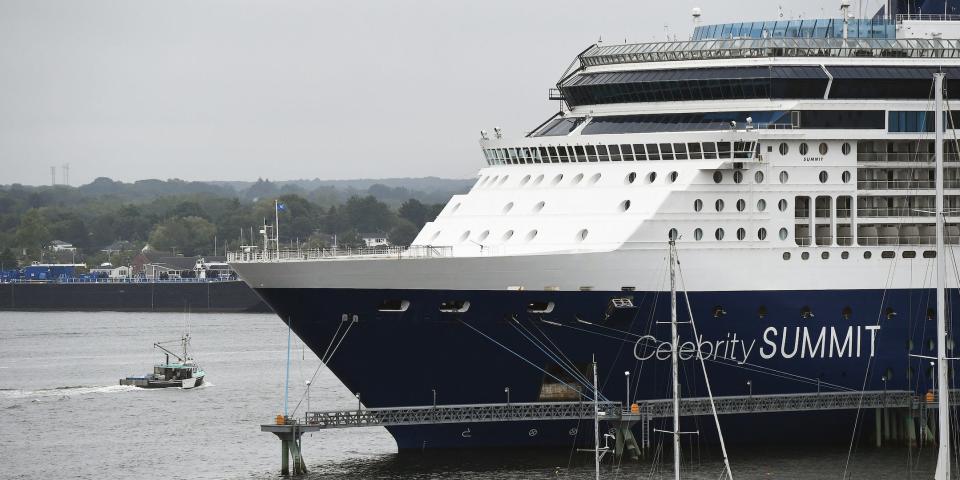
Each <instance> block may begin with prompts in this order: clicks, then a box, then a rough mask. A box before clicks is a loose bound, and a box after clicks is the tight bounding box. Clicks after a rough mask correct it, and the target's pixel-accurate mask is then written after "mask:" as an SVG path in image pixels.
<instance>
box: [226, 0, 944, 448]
mask: <svg viewBox="0 0 960 480" xmlns="http://www.w3.org/2000/svg"><path fill="white" fill-rule="evenodd" d="M953 12H957V13H960V1H957V0H947V1H933V0H927V1H924V0H913V1H910V2H907V1H903V0H892V1H890V2H888V4H887V5H886V6H884V7H883V8H882V9H881V10H880V11H879V12H877V13H876V14H875V15H873V16H871V17H869V18H856V17H855V16H854V14H853V13H852V12H850V9H849V3H848V2H844V3H842V4H838V13H837V18H822V19H807V18H804V19H783V18H780V19H778V20H774V21H752V22H743V23H724V24H710V23H709V22H705V21H703V22H701V20H703V18H704V16H705V15H701V12H700V11H699V10H698V9H695V10H694V11H693V21H694V29H693V32H692V34H691V35H690V36H689V39H688V40H676V39H672V40H670V41H662V42H651V43H637V44H608V43H597V44H594V45H590V46H589V47H587V48H586V49H585V50H583V51H582V52H581V53H579V54H578V55H577V56H576V58H575V59H574V61H573V63H572V64H571V66H570V68H569V69H568V70H567V71H566V72H565V73H564V74H563V75H562V78H560V79H559V81H558V83H557V84H556V86H555V88H552V89H549V100H550V101H556V102H558V103H559V105H560V111H559V112H558V113H557V114H555V115H553V116H552V117H550V118H548V119H545V121H543V123H542V124H540V125H538V126H535V127H534V128H533V129H532V130H531V131H529V132H524V133H521V134H516V135H511V134H510V133H509V132H503V131H501V129H492V131H490V132H487V131H482V132H481V134H480V138H479V143H480V152H479V153H480V157H479V158H480V160H481V161H482V166H481V168H480V169H479V172H478V174H477V180H476V184H475V185H474V186H473V187H472V189H471V190H470V191H469V192H468V193H466V194H463V195H457V196H454V197H453V198H452V199H451V200H450V202H449V203H448V204H447V205H446V206H445V208H444V209H443V211H442V212H441V213H440V214H439V216H438V217H437V218H436V219H435V220H434V221H432V222H430V223H428V224H426V226H424V228H423V229H422V231H420V232H419V234H418V236H417V237H416V239H415V241H414V242H413V244H412V245H411V246H409V247H405V248H393V249H379V250H375V251H369V252H346V251H342V250H341V251H326V250H325V251H312V252H308V251H294V252H291V251H284V250H281V249H279V248H272V249H270V248H267V249H265V250H264V251H261V252H259V253H258V252H244V253H236V254H233V255H232V256H231V260H232V261H231V266H232V267H233V268H234V269H235V270H236V271H237V272H238V273H239V274H240V276H241V277H242V278H243V280H244V281H246V282H247V283H248V284H250V285H251V286H252V287H253V288H254V289H255V290H256V291H257V292H258V294H259V295H260V296H261V297H262V298H263V299H264V300H265V301H266V302H267V303H268V304H269V305H270V306H271V307H272V308H273V309H274V311H275V312H276V313H277V314H278V316H279V317H280V318H281V319H282V320H283V321H284V322H286V323H287V324H289V325H290V326H291V328H292V330H293V331H294V332H295V333H296V334H297V335H298V336H299V337H300V338H301V339H303V341H304V342H305V343H306V344H307V345H308V346H310V348H312V349H313V351H314V352H316V353H317V355H319V356H322V358H324V359H328V361H327V365H328V366H329V368H330V369H331V371H332V372H333V373H334V374H336V375H337V377H338V378H339V379H340V380H341V381H342V382H343V383H344V384H345V385H346V386H347V387H348V388H349V389H350V391H351V392H355V393H357V394H358V395H359V398H361V399H362V401H363V403H364V404H365V405H367V406H370V407H393V406H413V405H430V404H431V402H433V403H440V404H477V403H503V402H547V401H569V402H578V401H587V400H589V399H590V398H592V386H591V385H590V383H591V382H590V381H589V380H588V378H589V375H590V373H589V372H590V368H591V367H590V365H591V361H592V359H594V358H595V359H596V362H597V365H598V366H599V367H598V368H599V379H600V380H599V389H600V394H601V395H602V396H603V398H605V399H609V400H612V401H620V402H622V403H623V404H624V405H625V406H626V405H630V404H632V403H633V402H636V401H639V400H645V399H662V398H669V397H670V395H671V393H670V392H671V388H672V384H671V375H670V357H671V343H670V339H671V336H670V325H669V319H670V300H669V294H670V284H669V279H668V261H667V258H668V248H669V247H668V244H669V241H670V240H675V241H676V248H677V252H678V259H679V263H680V267H679V268H680V270H679V274H680V275H679V278H678V281H679V289H680V290H681V291H682V292H683V293H685V294H686V295H681V296H680V312H681V313H682V319H683V320H686V317H687V315H686V313H687V310H688V308H689V312H690V313H691V314H692V317H693V320H694V321H695V322H696V327H697V331H698V336H696V337H694V335H693V333H692V329H691V328H689V327H688V326H687V325H681V326H680V337H681V338H680V348H679V350H680V352H679V354H680V358H681V367H682V372H683V374H682V376H681V382H682V386H681V390H682V395H683V396H704V395H705V394H706V391H705V385H704V382H703V378H702V375H697V373H698V370H697V368H698V365H697V364H696V363H695V362H697V361H698V360H699V359H700V358H703V359H704V360H705V361H706V365H707V368H708V370H709V374H710V382H711V385H712V388H713V394H714V395H715V396H739V395H769V394H792V393H812V392H849V391H864V390H869V391H880V390H886V389H889V390H909V391H913V392H916V393H917V394H918V395H923V394H924V393H925V392H928V391H930V390H931V389H932V388H933V387H934V384H933V383H934V378H935V377H936V372H934V369H933V368H932V367H931V365H930V361H929V360H928V359H925V358H922V356H930V355H933V354H934V352H935V348H936V342H935V334H934V332H935V325H936V321H935V317H936V314H935V311H936V310H935V307H936V305H935V299H936V296H935V294H934V292H935V288H934V287H935V282H936V279H935V268H934V264H935V263H936V249H935V248H934V243H935V236H936V229H935V223H936V219H935V217H934V214H933V208H934V202H935V196H934V193H935V178H936V177H935V169H934V165H935V163H934V160H935V158H934V157H935V153H934V152H935V137H936V135H935V127H934V125H935V123H937V122H935V116H934V114H933V110H934V104H933V102H934V101H933V98H934V91H933V85H934V81H933V75H934V74H935V73H937V72H942V73H945V74H946V82H945V83H946V85H947V101H946V104H947V107H948V108H949V104H950V100H955V101H958V105H960V100H958V99H960V94H958V95H957V96H956V97H957V99H955V98H953V97H955V96H954V95H952V89H950V87H952V86H953V85H954V83H953V81H952V79H954V78H960V16H958V15H957V14H954V13H953ZM957 90H958V92H960V84H958V88H957ZM948 113H949V114H948V115H946V120H945V121H946V134H945V138H946V140H945V146H944V148H945V152H946V153H945V161H946V164H945V165H946V167H945V168H944V172H943V179H944V184H945V188H946V196H945V201H946V206H945V207H946V209H947V211H948V216H947V218H946V227H945V235H946V242H947V245H948V249H947V252H948V254H949V255H950V257H951V258H949V259H948V261H947V263H948V274H947V279H946V282H947V287H948V288H949V290H948V292H949V293H948V298H949V299H950V301H952V302H954V303H956V302H957V301H960V295H958V294H957V284H958V281H957V273H958V270H957V268H956V262H957V260H956V258H955V257H956V255H955V254H954V253H953V252H954V250H953V247H952V246H953V245H957V244H958V243H960V210H958V208H960V155H958V148H957V145H958V143H957V138H956V137H957V135H956V129H955V123H956V122H957V121H960V116H957V115H954V114H953V113H950V112H948ZM267 230H268V231H269V228H268V229H267ZM265 243H266V244H267V246H268V247H269V246H270V244H271V242H270V238H269V237H267V241H266V242H265ZM274 245H276V243H274ZM948 315H949V316H948V321H949V323H952V313H951V312H948ZM949 323H948V325H949ZM947 348H948V350H950V351H952V349H953V340H952V339H948V342H947ZM330 352H334V353H333V354H332V356H331V354H330ZM948 353H949V352H948ZM950 376H951V378H952V376H953V373H952V372H950ZM873 415H874V412H872V411H871V412H856V411H837V412H807V413H803V412H793V413H755V414H743V415H729V416H724V417H723V419H722V423H723V427H724V436H725V437H726V439H727V441H728V442H732V443H737V442H743V443H751V442H754V443H755V442H805V441H815V442H818V443H822V442H829V441H838V442H849V441H850V439H851V438H852V436H851V435H856V433H855V432H856V428H857V425H861V426H862V425H864V424H866V425H872V424H873ZM699 421H703V420H702V419H700V420H699ZM687 422H689V423H690V428H685V429H684V430H691V431H692V430H698V429H700V428H699V427H698V426H697V425H695V423H697V422H698V419H696V418H692V419H684V423H685V424H686V423H687ZM588 423H589V422H588ZM705 425H706V424H705ZM772 426H773V427H775V428H771V427H772ZM591 429H592V427H591V426H589V425H588V424H587V425H584V424H580V423H578V422H575V421H530V422H510V423H480V424H473V425H470V424H448V425H411V426H400V427H390V428H389V431H390V433H391V434H392V435H393V437H394V438H395V439H396V441H397V444H398V447H399V448H400V449H401V450H406V449H417V450H420V449H431V448H476V447H508V446H509V447H513V446H530V447H547V446H564V447H568V448H569V447H570V446H571V445H574V444H587V445H589V444H592V442H593V438H592V432H591ZM704 429H708V428H706V426H705V427H704Z"/></svg>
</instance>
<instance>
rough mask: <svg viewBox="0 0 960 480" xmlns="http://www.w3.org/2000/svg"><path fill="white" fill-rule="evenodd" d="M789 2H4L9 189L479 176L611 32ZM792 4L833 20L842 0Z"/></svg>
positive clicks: (742, 16)
mask: <svg viewBox="0 0 960 480" xmlns="http://www.w3.org/2000/svg"><path fill="white" fill-rule="evenodd" d="M777 3H778V2H771V1H770V0H728V1H721V0H676V1H656V2H654V1H651V0H634V1H619V0H602V1H600V0H589V1H584V0H578V1H574V0H551V1H545V0H513V1H507V0H481V1H469V2H468V1H459V0H433V1H427V0H415V1H414V0H412V1H395V0H394V1H360V0H338V1H334V0H315V1H281V0H262V1H247V0H229V1H228V0H222V1H209V0H189V1H182V0H162V1H153V2H147V1H129V0H113V1H105V0H84V1H79V0H23V1H12V0H0V184H9V183H14V182H19V183H25V184H49V183H50V166H52V165H57V166H60V165H62V164H64V163H69V164H70V181H71V183H72V184H73V185H77V184H80V183H87V182H89V181H90V180H92V179H94V178H96V177H99V176H108V177H111V178H114V179H120V180H124V181H131V180H137V179H143V178H162V179H165V178H182V179H188V180H255V179H257V178H258V177H264V178H270V179H278V180H282V179H297V178H315V177H319V178H323V179H344V178H361V177H363V178H383V177H399V176H417V177H419V176H428V175H435V176H441V177H450V178H468V177H471V176H473V175H474V174H475V173H476V171H477V169H479V168H480V167H481V166H482V161H481V158H480V151H479V147H478V144H477V140H478V139H479V131H480V130H481V129H487V130H491V129H492V128H493V127H494V126H500V127H502V128H503V129H504V131H505V134H506V135H509V136H513V135H522V133H523V132H525V131H527V130H529V129H531V128H533V127H535V126H536V125H537V124H539V123H540V122H541V121H543V120H545V119H546V118H547V117H548V116H549V115H551V114H552V113H553V112H555V111H556V110H557V109H558V105H557V104H556V102H550V101H548V100H547V98H546V97H547V90H548V88H550V87H551V86H553V85H554V84H555V83H556V81H557V79H558V78H559V76H560V74H561V73H562V72H563V71H564V69H565V68H566V67H567V65H568V64H569V63H570V62H571V60H573V58H574V57H575V56H576V54H577V53H579V52H580V51H581V50H583V49H584V48H586V47H587V46H589V45H590V44H591V43H593V42H595V41H596V40H597V39H598V38H599V37H601V36H602V38H603V40H604V43H608V44H609V43H616V42H623V41H624V39H627V40H628V41H630V42H637V41H651V40H653V39H657V40H660V39H663V38H664V30H665V25H668V26H669V32H670V35H671V36H672V35H677V36H678V38H680V39H683V38H687V36H688V35H689V33H690V29H691V20H690V9H691V8H692V7H695V6H699V7H701V8H702V9H703V22H704V23H720V22H728V21H742V20H764V19H774V18H776V17H777V15H778V10H777ZM781 3H782V4H783V8H784V16H785V18H795V17H798V16H800V15H802V16H803V17H804V18H814V17H821V16H828V17H834V16H839V12H838V11H837V8H838V5H839V3H840V2H839V0H829V1H825V0H808V1H803V2H786V1H784V2H781ZM791 3H792V4H791ZM879 4H880V2H879V1H878V0H873V1H871V2H869V5H867V4H865V6H864V7H863V8H864V10H869V12H870V13H872V12H873V11H874V10H875V9H876V8H877V7H878V6H879ZM857 8H858V6H857V3H856V2H854V10H855V11H856V10H857ZM58 181H61V180H60V170H59V169H58Z"/></svg>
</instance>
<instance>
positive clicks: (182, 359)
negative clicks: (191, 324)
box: [120, 333, 206, 388]
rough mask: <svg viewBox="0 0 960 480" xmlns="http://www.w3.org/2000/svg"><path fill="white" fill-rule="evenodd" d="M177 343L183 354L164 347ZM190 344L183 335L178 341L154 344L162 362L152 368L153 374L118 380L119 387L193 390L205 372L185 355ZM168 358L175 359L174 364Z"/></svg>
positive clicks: (201, 380)
mask: <svg viewBox="0 0 960 480" xmlns="http://www.w3.org/2000/svg"><path fill="white" fill-rule="evenodd" d="M174 343H179V344H180V345H181V347H182V348H183V353H182V354H178V353H175V352H173V351H171V350H170V349H168V348H167V347H165V346H164V345H170V344H174ZM189 344H190V334H189V333H188V334H185V335H184V336H182V337H180V339H179V340H171V341H168V342H157V343H154V344H153V346H154V348H159V349H160V350H163V352H164V358H165V360H164V362H163V363H159V364H157V365H154V366H153V373H148V374H146V375H143V376H139V377H127V378H121V379H120V385H130V386H134V387H140V388H170V387H179V388H194V387H199V386H200V385H202V384H203V378H204V376H205V375H206V372H204V371H203V368H201V367H200V365H198V364H197V362H196V361H194V359H193V358H191V357H190V356H189V355H188V354H187V346H188V345H189ZM170 356H173V357H174V358H175V359H176V362H173V363H171V362H170Z"/></svg>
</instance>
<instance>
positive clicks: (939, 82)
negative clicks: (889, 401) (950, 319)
mask: <svg viewBox="0 0 960 480" xmlns="http://www.w3.org/2000/svg"><path fill="white" fill-rule="evenodd" d="M943 77H944V74H943V73H935V74H933V81H934V91H935V92H936V96H935V99H936V111H935V112H934V118H935V121H934V125H935V128H936V150H935V151H936V159H937V165H936V171H935V172H936V173H935V177H936V186H937V197H936V210H937V212H936V213H937V411H938V417H939V427H940V428H939V430H940V431H939V439H938V440H939V442H938V443H939V448H940V449H939V451H938V453H937V471H936V474H935V476H934V478H936V479H937V480H941V479H942V480H948V479H949V478H950V383H949V381H948V379H947V373H948V372H947V368H948V367H947V358H946V357H947V348H946V347H947V345H946V344H947V342H946V337H947V321H946V308H947V296H946V291H945V290H946V289H945V286H944V284H945V282H946V281H947V262H946V255H945V251H944V250H945V249H944V238H943V236H944V214H945V212H944V209H943V127H944V125H943Z"/></svg>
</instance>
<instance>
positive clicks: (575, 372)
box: [510, 316, 593, 389]
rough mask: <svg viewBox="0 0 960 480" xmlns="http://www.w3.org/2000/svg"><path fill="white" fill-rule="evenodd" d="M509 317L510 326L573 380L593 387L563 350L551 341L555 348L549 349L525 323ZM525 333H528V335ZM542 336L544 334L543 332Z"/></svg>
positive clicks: (514, 317)
mask: <svg viewBox="0 0 960 480" xmlns="http://www.w3.org/2000/svg"><path fill="white" fill-rule="evenodd" d="M510 319H511V320H513V322H514V323H511V324H510V326H511V327H513V328H514V329H515V330H517V331H518V332H520V334H521V335H524V337H525V338H527V339H528V340H529V341H530V342H531V343H533V344H534V346H536V347H537V348H539V349H540V350H541V351H543V352H544V353H545V354H547V356H548V357H550V358H551V359H552V360H553V361H554V362H555V363H556V364H557V366H559V367H560V368H562V369H563V370H564V371H566V372H567V374H568V375H570V376H571V377H572V378H573V379H574V380H576V381H578V382H580V383H581V384H583V386H585V387H589V388H591V389H592V388H593V385H592V384H591V383H590V381H589V380H587V378H586V377H584V376H583V374H582V373H581V372H580V371H579V369H577V367H576V364H574V363H573V362H572V361H571V360H570V359H569V358H568V357H567V356H566V355H564V354H563V350H562V349H560V348H559V347H557V346H556V344H553V342H552V341H551V342H550V343H551V344H553V346H554V348H555V349H556V350H557V351H556V352H555V351H554V350H553V349H551V348H550V347H549V346H547V345H546V344H545V343H543V341H542V340H540V339H539V338H538V337H537V336H536V335H535V334H534V333H533V332H532V331H530V329H528V328H527V327H526V326H525V325H523V324H522V323H520V321H519V320H517V317H516V316H511V317H510ZM530 323H531V324H534V323H533V321H531V322H530ZM534 325H535V324H534ZM521 329H522V330H521ZM524 332H526V333H524ZM542 333H543V332H542V331H541V334H542ZM527 335H529V337H528V336H527ZM544 336H546V335H545V334H544ZM547 340H549V337H548V338H547Z"/></svg>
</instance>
